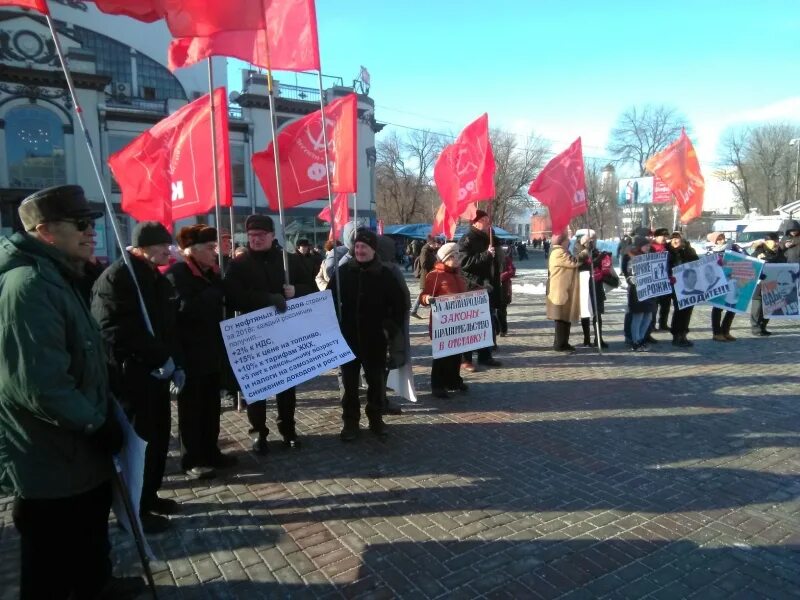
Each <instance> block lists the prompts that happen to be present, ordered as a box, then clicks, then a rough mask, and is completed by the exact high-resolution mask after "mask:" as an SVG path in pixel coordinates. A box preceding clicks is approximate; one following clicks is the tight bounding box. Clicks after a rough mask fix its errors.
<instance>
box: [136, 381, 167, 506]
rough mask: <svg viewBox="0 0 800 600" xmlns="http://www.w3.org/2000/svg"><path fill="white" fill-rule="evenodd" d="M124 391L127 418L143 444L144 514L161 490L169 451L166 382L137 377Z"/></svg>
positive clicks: (142, 504)
mask: <svg viewBox="0 0 800 600" xmlns="http://www.w3.org/2000/svg"><path fill="white" fill-rule="evenodd" d="M131 380H132V381H133V382H134V385H133V386H132V387H130V388H129V389H128V390H127V391H126V394H125V395H126V397H127V402H126V405H127V406H129V407H130V408H129V413H128V418H129V419H130V422H131V425H133V429H134V430H135V431H136V434H137V435H138V436H139V437H140V438H142V439H143V440H144V441H145V442H147V450H146V451H145V455H144V481H143V482H142V503H141V506H140V508H141V511H142V512H147V511H148V510H150V508H151V507H152V505H153V502H155V500H156V498H157V495H156V492H157V491H158V490H159V489H161V482H162V481H163V479H164V469H165V468H166V465H167V453H168V452H169V436H170V428H171V426H172V423H171V418H172V417H171V406H170V396H169V381H168V380H167V381H161V380H158V379H155V378H154V377H151V376H149V375H141V376H139V377H137V378H136V379H135V380H134V379H133V378H131Z"/></svg>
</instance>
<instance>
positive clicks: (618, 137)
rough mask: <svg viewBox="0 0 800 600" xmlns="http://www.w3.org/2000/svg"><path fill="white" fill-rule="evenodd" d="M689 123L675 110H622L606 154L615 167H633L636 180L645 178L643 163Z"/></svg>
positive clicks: (656, 107) (650, 106)
mask: <svg viewBox="0 0 800 600" xmlns="http://www.w3.org/2000/svg"><path fill="white" fill-rule="evenodd" d="M681 129H686V133H687V135H688V134H689V123H688V120H687V119H686V117H685V116H683V115H682V114H680V113H679V112H678V110H677V109H675V108H672V107H668V106H663V105H653V104H646V105H645V106H644V107H641V108H637V107H636V106H632V107H630V108H628V109H627V110H625V112H623V113H622V115H620V117H619V119H618V120H617V124H616V125H615V126H614V129H612V130H611V136H610V141H609V144H608V151H609V152H610V153H611V155H612V156H613V157H614V158H615V161H616V162H617V163H619V164H623V165H625V164H627V165H634V166H635V167H636V169H637V171H638V176H639V177H644V176H645V175H646V174H647V169H646V168H645V163H646V162H647V159H648V158H650V157H651V156H653V155H654V154H656V153H657V152H660V151H661V150H663V149H664V148H666V147H667V146H668V145H669V144H670V143H672V142H674V141H675V140H676V139H677V138H678V136H679V135H680V134H681Z"/></svg>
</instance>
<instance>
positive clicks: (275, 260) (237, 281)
mask: <svg viewBox="0 0 800 600" xmlns="http://www.w3.org/2000/svg"><path fill="white" fill-rule="evenodd" d="M289 279H290V281H291V284H292V285H293V286H294V288H295V289H294V291H295V298H299V297H300V296H305V295H307V294H310V293H312V292H316V291H318V290H317V285H316V283H315V282H314V275H312V274H310V273H309V271H308V269H306V268H305V267H304V265H303V264H302V263H301V262H300V260H299V259H298V256H297V255H296V254H290V255H289ZM285 281H286V275H285V273H284V270H283V251H282V250H281V247H280V246H279V245H278V243H277V242H275V243H274V244H273V246H272V248H270V249H269V250H266V251H264V252H255V251H253V250H250V249H249V248H248V250H247V252H245V253H244V254H242V255H241V256H238V257H237V258H234V259H233V260H232V261H231V263H230V265H228V270H227V271H226V272H225V278H224V280H223V286H224V288H225V296H226V298H227V300H228V304H229V306H230V307H231V308H232V309H233V310H238V311H241V312H243V313H247V312H252V311H254V310H258V309H260V308H264V307H266V306H274V304H275V299H274V298H273V295H274V294H279V295H281V296H283V284H284V283H285Z"/></svg>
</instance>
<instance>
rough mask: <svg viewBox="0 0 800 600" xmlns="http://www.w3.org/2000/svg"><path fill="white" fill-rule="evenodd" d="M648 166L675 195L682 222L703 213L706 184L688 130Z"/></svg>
mask: <svg viewBox="0 0 800 600" xmlns="http://www.w3.org/2000/svg"><path fill="white" fill-rule="evenodd" d="M645 167H646V168H647V169H648V170H649V171H650V172H652V173H653V174H654V175H655V176H656V177H660V178H661V180H662V181H663V182H664V183H665V184H666V185H667V187H668V188H669V189H670V190H671V191H672V193H673V194H675V199H676V200H677V202H678V209H679V210H680V211H681V223H684V224H686V223H688V222H689V221H691V220H692V219H695V218H697V217H699V216H700V215H702V214H703V196H704V194H705V189H706V182H705V179H703V175H702V173H700V163H699V162H698V160H697V154H696V153H695V151H694V147H693V146H692V142H691V140H690V139H689V138H688V137H687V136H686V131H681V136H680V137H679V138H678V139H677V140H676V141H674V142H673V143H672V144H670V145H669V146H667V147H666V148H665V149H664V150H662V151H661V152H659V153H658V154H656V155H655V156H651V157H650V158H649V159H648V160H647V163H646V164H645Z"/></svg>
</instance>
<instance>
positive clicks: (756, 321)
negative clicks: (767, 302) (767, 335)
mask: <svg viewBox="0 0 800 600" xmlns="http://www.w3.org/2000/svg"><path fill="white" fill-rule="evenodd" d="M767 323H769V319H765V318H764V305H763V304H762V302H761V284H760V283H759V284H758V285H757V286H756V291H755V293H753V302H752V304H751V305H750V329H751V330H752V331H753V332H754V333H755V332H759V331H764V330H765V329H766V328H767Z"/></svg>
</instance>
